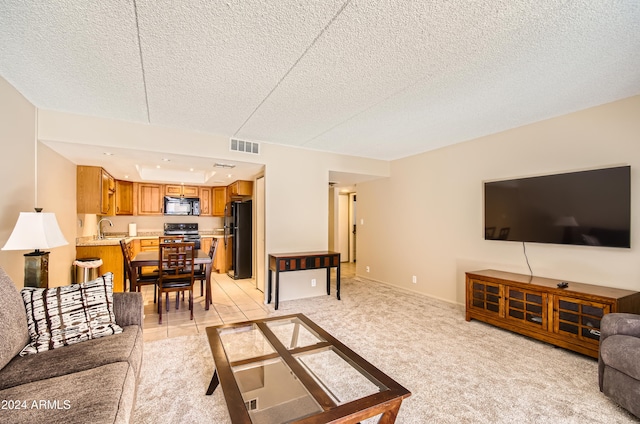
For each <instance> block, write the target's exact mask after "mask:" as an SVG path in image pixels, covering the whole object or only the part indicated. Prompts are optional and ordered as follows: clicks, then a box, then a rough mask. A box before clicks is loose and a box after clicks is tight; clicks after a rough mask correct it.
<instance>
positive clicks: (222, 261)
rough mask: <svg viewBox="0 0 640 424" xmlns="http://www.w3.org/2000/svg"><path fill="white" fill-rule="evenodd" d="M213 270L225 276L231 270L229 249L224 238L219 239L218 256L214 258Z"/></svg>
mask: <svg viewBox="0 0 640 424" xmlns="http://www.w3.org/2000/svg"><path fill="white" fill-rule="evenodd" d="M213 269H214V270H215V271H216V272H218V273H220V274H225V273H226V272H227V271H228V269H229V268H227V249H226V246H225V245H224V238H220V239H218V247H216V256H215V257H214V258H213Z"/></svg>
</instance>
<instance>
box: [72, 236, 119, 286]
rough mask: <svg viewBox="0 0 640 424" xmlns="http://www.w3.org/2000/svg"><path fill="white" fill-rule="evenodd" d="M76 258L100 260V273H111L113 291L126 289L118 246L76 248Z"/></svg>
mask: <svg viewBox="0 0 640 424" xmlns="http://www.w3.org/2000/svg"><path fill="white" fill-rule="evenodd" d="M76 258H77V259H84V258H100V259H102V266H101V267H100V273H101V274H106V273H107V272H113V291H114V292H122V291H125V289H127V287H125V278H124V258H123V256H122V249H121V248H120V244H118V245H108V246H77V247H76Z"/></svg>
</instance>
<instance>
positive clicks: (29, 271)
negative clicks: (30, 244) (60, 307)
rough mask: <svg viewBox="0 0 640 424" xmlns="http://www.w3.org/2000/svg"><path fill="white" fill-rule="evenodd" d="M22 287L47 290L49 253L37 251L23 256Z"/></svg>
mask: <svg viewBox="0 0 640 424" xmlns="http://www.w3.org/2000/svg"><path fill="white" fill-rule="evenodd" d="M24 286H25V287H37V288H41V289H48V288H49V252H42V251H39V250H38V251H35V252H31V253H26V254H25V255H24Z"/></svg>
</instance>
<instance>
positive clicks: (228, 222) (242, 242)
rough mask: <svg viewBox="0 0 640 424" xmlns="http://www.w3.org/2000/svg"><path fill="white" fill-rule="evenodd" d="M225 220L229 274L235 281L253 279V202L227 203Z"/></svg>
mask: <svg viewBox="0 0 640 424" xmlns="http://www.w3.org/2000/svg"><path fill="white" fill-rule="evenodd" d="M224 220H225V222H224V231H225V234H224V235H225V237H224V242H225V249H226V252H227V258H229V257H231V263H230V264H229V269H228V271H227V274H228V275H229V277H231V278H233V279H234V280H238V279H240V278H251V274H252V263H253V258H252V254H251V225H252V219H251V201H250V200H249V201H246V202H230V203H227V205H226V208H225V218H224Z"/></svg>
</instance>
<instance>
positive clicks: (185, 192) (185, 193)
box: [164, 184, 199, 197]
mask: <svg viewBox="0 0 640 424" xmlns="http://www.w3.org/2000/svg"><path fill="white" fill-rule="evenodd" d="M198 194H199V193H198V186H186V185H181V184H167V185H165V186H164V195H165V196H175V197H198Z"/></svg>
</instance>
